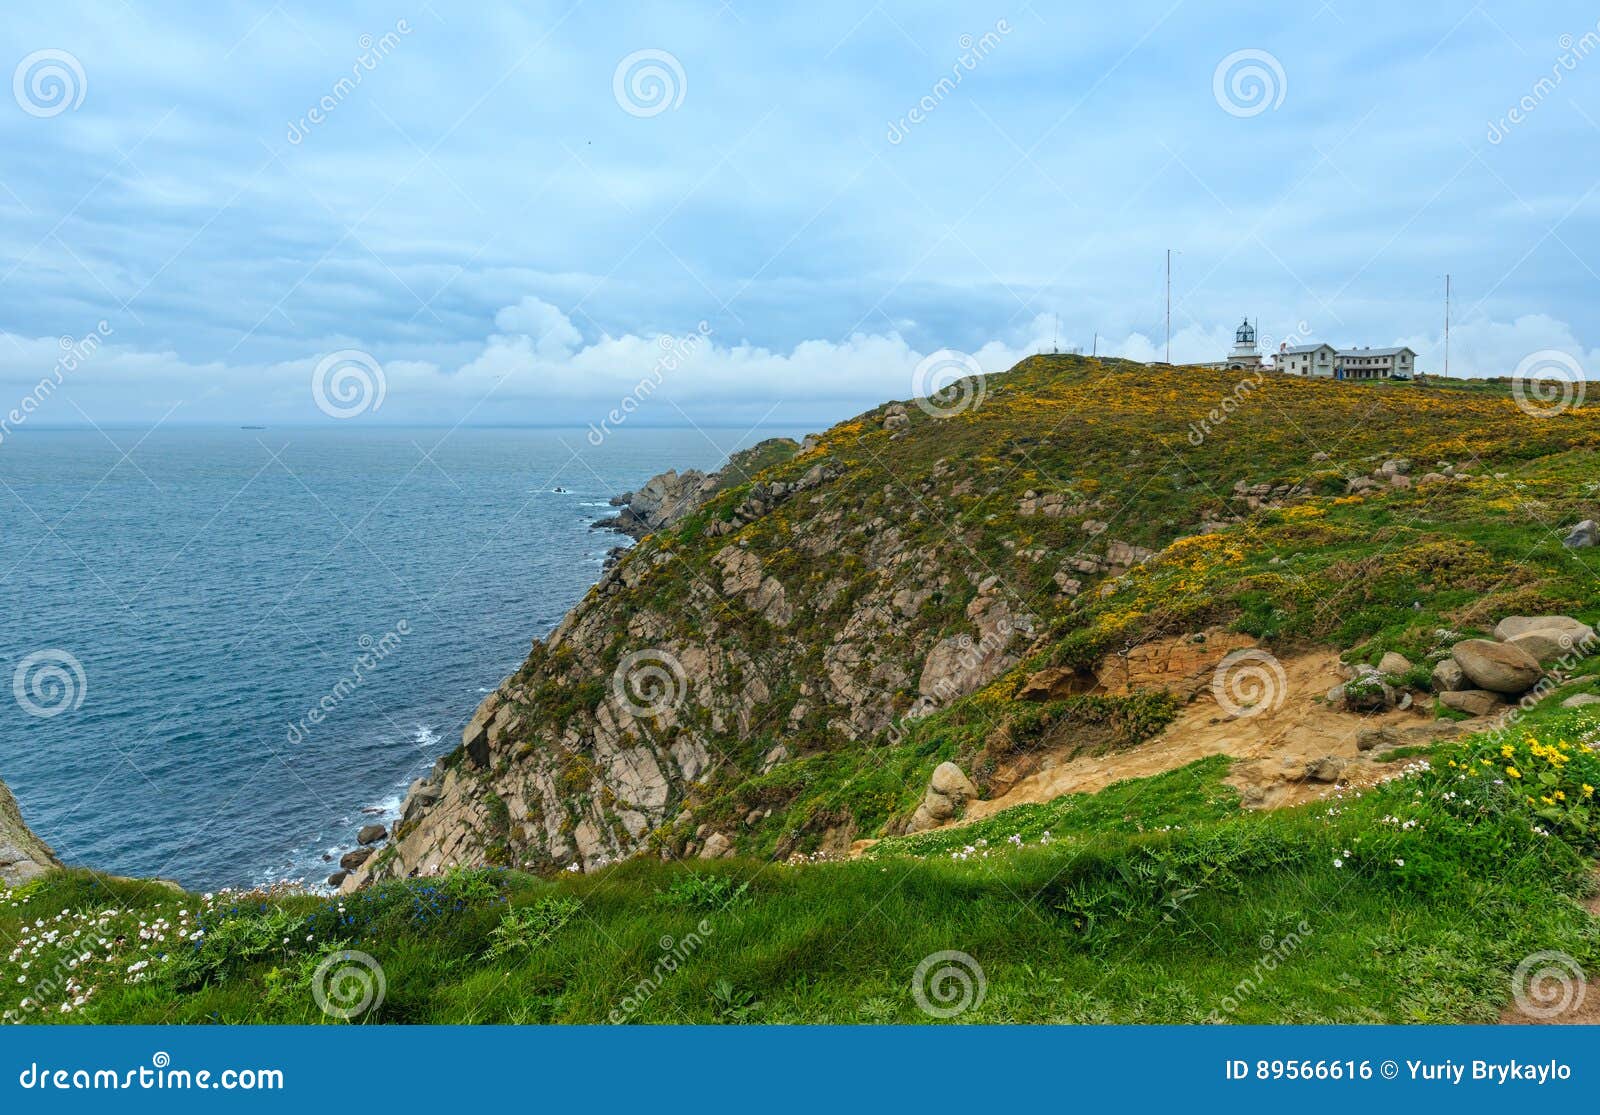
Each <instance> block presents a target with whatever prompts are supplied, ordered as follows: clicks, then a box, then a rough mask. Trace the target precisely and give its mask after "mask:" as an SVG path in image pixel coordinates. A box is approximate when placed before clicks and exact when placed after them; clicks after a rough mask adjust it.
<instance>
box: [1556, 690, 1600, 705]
mask: <svg viewBox="0 0 1600 1115" xmlns="http://www.w3.org/2000/svg"><path fill="white" fill-rule="evenodd" d="M1586 705H1600V693H1574V694H1573V695H1572V696H1570V697H1568V698H1567V699H1566V700H1564V701H1562V702H1561V707H1562V708H1583V707H1585V706H1586Z"/></svg>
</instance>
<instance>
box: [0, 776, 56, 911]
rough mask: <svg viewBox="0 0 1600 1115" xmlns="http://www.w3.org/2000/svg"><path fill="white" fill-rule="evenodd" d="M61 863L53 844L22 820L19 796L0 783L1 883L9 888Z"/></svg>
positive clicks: (19, 884)
mask: <svg viewBox="0 0 1600 1115" xmlns="http://www.w3.org/2000/svg"><path fill="white" fill-rule="evenodd" d="M60 866H61V861H60V860H58V859H57V858H56V854H55V853H54V852H53V851H51V850H50V845H48V844H46V843H45V842H44V841H43V840H40V839H39V838H38V837H37V836H35V835H34V834H33V832H32V831H31V830H30V829H29V828H28V826H27V825H26V824H25V823H23V820H22V810H21V809H19V808H18V807H17V799H16V798H14V797H12V796H11V791H10V789H8V788H7V787H6V784H5V783H3V782H0V883H4V884H5V885H6V886H8V887H15V886H21V885H22V884H23V883H26V882H28V881H29V880H31V879H35V878H37V877H38V876H40V875H43V874H44V873H45V872H46V871H49V870H51V869H52V868H56V867H60Z"/></svg>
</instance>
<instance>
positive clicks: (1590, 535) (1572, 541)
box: [1561, 519, 1600, 550]
mask: <svg viewBox="0 0 1600 1115" xmlns="http://www.w3.org/2000/svg"><path fill="white" fill-rule="evenodd" d="M1596 542H1600V523H1597V522H1595V521H1594V520H1593V519H1585V520H1583V522H1581V523H1579V524H1578V525H1577V526H1575V527H1573V528H1572V529H1571V530H1569V531H1568V532H1567V536H1566V537H1565V538H1564V539H1562V540H1561V544H1562V545H1564V546H1566V547H1567V549H1569V550H1581V549H1583V548H1585V547H1587V546H1593V545H1594V544H1595V543H1596Z"/></svg>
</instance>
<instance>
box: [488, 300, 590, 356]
mask: <svg viewBox="0 0 1600 1115" xmlns="http://www.w3.org/2000/svg"><path fill="white" fill-rule="evenodd" d="M494 324H495V327H496V328H498V329H499V330H500V332H502V333H508V334H517V335H519V336H520V337H523V338H526V339H528V340H529V341H531V346H530V347H531V348H532V349H533V351H535V352H537V353H538V354H539V355H540V356H547V357H549V358H552V359H556V358H559V357H561V356H564V355H566V354H567V353H568V352H571V351H572V350H573V349H575V348H577V347H578V346H579V345H580V344H582V343H583V335H582V334H581V333H579V332H578V329H577V326H575V325H573V324H572V322H571V320H570V319H569V318H568V317H567V315H566V314H564V313H562V312H561V311H560V310H558V309H556V308H555V307H554V306H552V305H551V304H550V303H548V302H545V301H543V300H542V299H539V298H536V297H534V296H533V295H531V294H530V295H528V296H527V297H526V298H524V299H523V300H522V301H520V302H518V303H517V304H516V305H515V306H507V307H506V308H505V309H503V310H501V311H500V312H499V313H497V314H495V315H494Z"/></svg>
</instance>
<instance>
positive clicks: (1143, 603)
mask: <svg viewBox="0 0 1600 1115" xmlns="http://www.w3.org/2000/svg"><path fill="white" fill-rule="evenodd" d="M1238 388H1239V385H1238V384H1237V383H1235V382H1234V380H1233V378H1231V377H1230V376H1229V375H1228V374H1227V373H1216V372H1206V371H1200V370H1196V369H1181V368H1180V369H1173V368H1157V367H1147V366H1143V365H1138V364H1133V363H1130V362H1123V361H1109V360H1108V361H1100V360H1093V359H1084V358H1081V357H1068V356H1059V357H1036V358H1032V359H1030V360H1028V361H1025V362H1024V363H1023V364H1021V365H1019V366H1018V367H1017V368H1016V369H1013V370H1012V371H1011V372H1009V373H1006V374H1004V375H999V376H990V377H987V379H986V380H985V381H984V382H982V383H976V382H969V383H968V384H967V385H966V388H965V393H964V394H963V395H962V397H961V398H960V399H952V398H938V399H933V400H924V401H919V405H906V404H904V403H895V404H888V405H886V406H883V407H880V408H877V409H875V410H873V411H870V412H868V413H866V414H863V415H861V416H859V417H857V418H855V419H852V420H850V421H848V422H844V423H841V424H840V425H838V426H835V427H834V428H832V429H831V430H829V431H827V432H826V433H824V434H822V435H820V436H817V437H815V438H808V439H807V441H806V444H805V445H804V446H803V447H801V448H800V449H799V451H798V452H794V453H792V455H790V453H788V452H785V453H782V454H779V455H778V458H779V459H776V460H772V461H770V462H768V464H767V467H765V468H764V469H763V470H761V471H759V473H757V474H755V475H750V474H749V473H748V472H743V473H740V474H738V475H733V476H728V477H719V479H718V481H717V482H716V483H713V484H707V483H706V482H705V481H706V478H700V479H693V478H691V479H689V480H688V482H687V484H685V478H684V477H682V476H679V477H677V478H676V480H675V481H674V482H672V483H664V485H663V486H662V488H663V492H656V493H652V494H651V495H650V496H649V498H648V499H647V501H646V504H642V505H641V509H640V512H639V513H638V514H635V515H634V519H635V520H636V522H635V524H634V526H635V528H636V529H641V530H642V529H645V528H646V527H649V526H650V525H651V524H655V525H654V528H653V529H652V530H651V532H650V533H647V534H644V536H643V537H642V540H641V541H640V542H639V544H638V545H637V546H635V547H633V548H632V549H631V550H629V551H628V552H627V553H626V554H625V555H623V556H622V557H621V559H620V560H619V561H618V562H617V563H616V564H615V565H614V566H613V567H612V568H610V569H609V570H607V572H606V573H605V575H604V576H603V577H602V578H601V580H600V582H599V583H598V584H596V585H595V586H594V588H593V589H592V590H591V591H590V592H589V593H588V595H587V596H586V597H585V598H584V599H583V601H582V602H580V603H579V604H578V605H577V606H576V607H575V608H574V609H573V610H572V612H571V613H570V614H569V615H568V616H567V617H566V618H565V619H564V620H563V621H562V623H561V624H560V626H559V627H558V628H557V629H556V630H555V631H554V632H553V633H552V634H551V635H550V637H549V638H548V639H546V640H544V641H543V642H539V643H536V644H535V645H534V647H533V651H532V653H531V654H530V656H529V657H528V659H527V661H526V662H525V663H524V665H523V666H522V668H521V669H519V670H518V671H517V672H516V673H515V674H513V675H512V676H511V677H509V678H507V679H505V681H504V682H503V683H502V684H501V685H500V686H499V687H498V689H497V690H496V691H495V692H494V693H492V694H491V695H490V696H489V697H487V698H486V699H485V700H484V701H483V702H482V704H481V705H480V706H479V707H478V709H477V711H476V712H475V713H474V715H473V716H472V717H471V719H470V721H469V722H468V723H467V725H466V728H465V730H464V732H463V736H462V743H461V746H460V747H459V748H457V749H456V750H455V751H454V752H452V753H451V754H450V755H448V756H446V757H445V758H444V759H441V760H440V762H439V764H438V765H437V767H436V768H435V771H434V772H433V774H432V775H431V776H430V777H429V778H427V779H425V780H422V781H421V782H419V783H418V784H417V785H416V786H415V787H413V789H412V792H411V794H410V795H409V797H408V799H407V801H406V803H405V806H404V810H403V817H402V820H401V821H400V823H399V824H398V825H397V826H396V827H395V830H394V833H393V838H392V839H391V840H390V842H389V843H388V845H387V846H385V847H384V848H383V849H382V850H381V851H379V852H378V853H377V854H375V855H373V856H372V857H371V859H369V860H368V861H367V862H366V863H365V864H364V865H362V866H361V867H360V868H359V869H358V870H356V871H354V872H353V873H352V874H351V875H350V877H349V878H348V879H347V880H345V882H344V885H345V887H347V888H353V887H356V886H359V885H361V884H362V883H364V882H365V881H367V880H368V879H373V878H385V877H392V876H401V875H411V874H419V873H430V872H433V871H437V870H441V869H444V868H447V867H449V866H451V865H454V864H476V863H491V864H504V865H515V866H523V867H528V868H532V869H535V870H543V871H549V870H557V869H564V868H565V869H587V868H591V867H594V866H596V865H599V864H603V863H606V862H608V861H611V860H614V859H616V858H618V857H622V856H627V855H630V854H635V853H638V852H640V851H641V850H650V851H655V852H659V853H660V854H662V855H671V856H682V855H697V856H715V855H723V854H728V853H730V852H734V851H738V852H741V853H744V854H754V855H761V856H792V855H796V854H812V853H817V852H823V853H827V852H837V851H839V850H842V849H844V848H846V847H847V846H848V845H849V843H850V842H851V841H852V840H853V839H855V838H856V837H858V836H869V835H879V834H882V833H885V832H899V831H904V830H905V829H906V828H907V827H918V826H920V825H921V824H923V823H926V822H927V820H928V818H929V816H931V811H930V810H929V809H928V808H927V793H928V791H929V790H930V778H931V777H932V775H933V774H934V772H935V770H936V769H937V768H938V767H939V765H940V763H941V762H943V761H947V760H956V761H958V763H959V764H960V767H961V770H962V771H965V772H967V774H970V775H971V777H972V779H973V782H974V783H975V784H976V785H975V786H974V787H973V789H975V790H977V791H979V792H986V791H991V790H1003V789H1004V788H1005V784H1006V781H1007V780H1008V779H1016V778H1023V777H1028V776H1029V774H1030V771H1031V770H1032V769H1033V767H1032V766H1030V762H1033V763H1034V764H1035V765H1036V762H1037V760H1036V759H1035V760H1030V758H1029V757H1030V756H1036V755H1038V754H1042V753H1043V751H1041V750H1040V749H1041V748H1043V747H1044V745H1045V744H1049V745H1050V746H1052V747H1058V746H1060V745H1061V744H1062V742H1063V741H1066V742H1067V743H1068V744H1070V745H1071V747H1072V748H1075V749H1076V751H1077V752H1079V753H1086V754H1094V753H1096V752H1097V751H1103V750H1105V749H1117V748H1124V747H1128V746H1131V745H1133V744H1135V743H1137V742H1138V741H1139V740H1141V739H1144V738H1147V737H1148V736H1149V735H1150V733H1151V732H1153V731H1156V730H1159V729H1160V727H1161V726H1162V725H1163V724H1165V723H1167V722H1169V721H1170V720H1171V718H1172V716H1173V707H1174V706H1173V702H1174V701H1178V702H1181V701H1183V700H1188V699H1191V698H1192V696H1193V691H1192V690H1193V687H1190V688H1189V689H1187V690H1185V691H1183V692H1179V691H1177V690H1174V689H1173V688H1172V687H1165V688H1162V689H1161V690H1159V691H1156V690H1151V689H1147V688H1145V687H1142V686H1140V685H1138V684H1133V683H1128V684H1116V685H1114V684H1111V683H1110V682H1108V681H1107V680H1106V679H1108V678H1109V679H1112V680H1116V679H1123V680H1124V681H1126V679H1129V678H1138V677H1140V676H1142V675H1141V671H1144V667H1143V666H1141V662H1142V659H1141V657H1140V656H1141V654H1145V655H1146V656H1148V653H1147V652H1146V651H1141V650H1140V648H1141V647H1148V646H1149V645H1150V644H1151V643H1152V642H1153V641H1154V640H1158V639H1168V640H1172V639H1179V642H1178V643H1176V644H1170V643H1169V644H1164V645H1179V646H1181V645H1183V644H1182V641H1181V639H1180V637H1186V633H1190V632H1200V631H1204V630H1209V629H1212V628H1214V627H1215V626H1216V625H1219V624H1221V625H1224V626H1225V627H1227V628H1228V629H1229V630H1232V631H1236V632H1239V633H1241V634H1244V635H1248V636H1249V637H1250V639H1251V640H1268V641H1270V640H1298V641H1303V642H1314V643H1320V644H1324V645H1329V644H1331V645H1334V646H1337V647H1338V649H1339V650H1341V651H1343V652H1344V653H1345V654H1346V656H1347V658H1362V659H1364V660H1370V661H1372V662H1376V661H1377V660H1378V658H1379V656H1380V655H1381V654H1383V653H1384V652H1385V651H1390V650H1402V651H1405V652H1406V653H1407V654H1410V655H1411V656H1412V657H1411V660H1412V661H1416V662H1419V663H1423V664H1427V663H1430V662H1433V661H1437V660H1438V657H1439V656H1440V655H1443V654H1446V653H1448V645H1447V644H1446V645H1445V647H1444V649H1443V650H1441V649H1440V645H1439V639H1438V638H1437V637H1436V635H1435V634H1434V633H1435V632H1438V631H1444V630H1446V629H1447V628H1448V627H1454V628H1458V629H1467V628H1469V627H1470V626H1471V625H1472V624H1474V623H1478V622H1480V621H1482V620H1483V618H1484V617H1488V616H1493V615H1496V614H1510V613H1511V612H1514V611H1518V610H1524V611H1532V610H1533V609H1534V608H1535V607H1538V608H1542V609H1544V610H1547V611H1552V612H1554V611H1557V610H1560V609H1561V608H1563V607H1574V606H1577V605H1578V604H1579V603H1581V602H1582V601H1583V600H1586V599H1587V597H1586V595H1585V594H1586V593H1587V591H1588V590H1587V586H1586V585H1585V584H1583V583H1581V579H1579V578H1578V574H1577V572H1573V571H1571V570H1569V569H1568V567H1567V566H1565V565H1563V564H1562V563H1561V562H1560V561H1558V560H1556V559H1555V557H1552V558H1551V560H1550V561H1549V562H1548V563H1547V564H1544V565H1541V564H1540V563H1541V562H1543V561H1545V558H1544V557H1543V556H1540V555H1542V554H1543V550H1541V549H1540V546H1539V541H1538V537H1539V532H1541V531H1545V530H1547V529H1548V528H1547V526H1546V525H1545V524H1547V523H1549V522H1557V523H1561V522H1566V523H1570V522H1574V521H1577V520H1579V519H1583V518H1587V517H1592V515H1593V514H1594V508H1593V506H1592V503H1591V502H1589V501H1586V499H1585V497H1584V496H1583V491H1584V489H1583V488H1582V486H1581V485H1579V484H1577V483H1575V482H1572V481H1570V478H1568V477H1567V476H1566V473H1565V472H1563V471H1562V470H1563V469H1565V470H1568V471H1572V470H1577V471H1579V472H1581V471H1582V470H1583V469H1586V468H1589V467H1590V465H1589V464H1588V463H1586V462H1588V461H1589V458H1590V457H1591V456H1592V454H1593V453H1594V450H1595V447H1596V445H1597V444H1600V424H1597V423H1596V421H1595V420H1594V418H1593V417H1591V416H1590V414H1589V412H1588V411H1586V410H1579V411H1575V412H1573V413H1572V414H1569V415H1565V416H1562V418H1561V419H1560V420H1558V421H1546V422H1539V421H1535V420H1534V419H1532V418H1530V417H1528V416H1527V415H1525V414H1523V413H1521V412H1519V410H1518V408H1517V407H1516V406H1515V405H1514V404H1513V402H1512V401H1511V399H1509V398H1508V397H1504V396H1503V393H1501V394H1500V395H1492V394H1489V393H1485V392H1477V393H1474V392H1470V391H1461V390H1455V389H1453V388H1451V387H1449V386H1435V387H1424V386H1416V385H1404V386H1402V385H1387V384H1386V385H1382V386H1373V387H1370V388H1363V387H1361V386H1358V385H1354V384H1344V383H1313V382H1305V381H1298V380H1294V379H1292V378H1290V377H1268V378H1267V379H1266V380H1263V381H1262V382H1260V383H1259V384H1253V385H1252V388H1251V392H1250V393H1249V395H1248V396H1247V397H1245V398H1244V400H1243V401H1240V397H1239V395H1238ZM1228 400H1232V403H1233V405H1230V406H1223V405H1222V404H1223V403H1224V402H1226V401H1228ZM1197 431H1198V433H1197ZM1402 454H1403V455H1404V456H1405V457H1406V458H1407V459H1409V458H1416V459H1418V460H1425V461H1428V462H1430V465H1429V468H1430V470H1431V471H1430V472H1429V474H1428V475H1427V476H1423V477H1422V478H1421V479H1420V480H1419V481H1418V482H1417V483H1416V484H1415V485H1412V484H1410V483H1406V484H1400V483H1394V482H1392V477H1391V479H1390V480H1385V481H1384V482H1381V483H1379V482H1376V481H1374V482H1373V483H1370V484H1366V483H1362V484H1357V483H1355V481H1357V480H1359V479H1360V478H1362V477H1368V478H1369V479H1370V478H1371V477H1373V476H1377V477H1384V476H1388V475H1389V474H1386V473H1385V472H1384V471H1383V470H1384V469H1385V468H1387V467H1389V466H1390V465H1392V464H1393V462H1394V459H1395V458H1397V457H1399V456H1400V455H1402ZM1533 461H1538V462H1540V467H1541V468H1545V469H1546V472H1547V474H1548V475H1546V474H1545V473H1541V474H1539V475H1540V476H1541V477H1543V479H1540V478H1538V477H1535V476H1534V474H1533V473H1532V472H1527V475H1526V476H1522V477H1520V478H1519V479H1517V480H1516V481H1515V484H1516V486H1515V487H1514V488H1513V487H1512V486H1511V482H1510V481H1507V480H1506V479H1505V477H1506V475H1507V474H1506V472H1504V471H1496V470H1497V469H1500V470H1504V469H1523V470H1524V471H1527V469H1528V468H1530V467H1531V466H1529V465H1528V462H1533ZM1391 472H1394V470H1393V469H1391ZM1394 474H1395V475H1403V474H1400V473H1394ZM1584 475H1587V473H1584ZM666 489H671V490H672V491H674V492H676V491H680V490H688V489H692V490H693V498H692V499H684V500H679V501H676V502H674V504H673V511H672V513H671V514H670V515H668V516H666V517H662V516H660V515H659V514H657V513H656V512H655V511H652V510H650V506H653V507H655V508H656V510H657V511H658V510H659V508H660V507H662V506H665V502H664V501H663V500H659V499H657V496H660V495H663V493H664V492H666ZM1514 499H1535V500H1536V501H1537V508H1536V514H1535V513H1534V512H1529V513H1528V514H1527V515H1523V514H1521V512H1519V511H1512V512H1508V511H1507V507H1511V506H1513V504H1511V503H1508V502H1507V501H1508V500H1514ZM647 505H649V506H647ZM631 506H632V501H631V500H630V507H631ZM1508 514H1509V515H1510V516H1511V517H1510V518H1509V519H1508V518H1507V515H1508ZM1496 532H1499V533H1496ZM1502 535H1503V536H1502ZM1554 545H1555V549H1556V551H1560V549H1561V547H1560V540H1559V538H1557V540H1556V542H1555V544H1554ZM1556 556H1557V557H1558V556H1559V554H1558V555H1556ZM1578 572H1581V570H1579V571H1578ZM1402 605H1403V607H1402ZM1491 622H1492V620H1491ZM1206 666H1207V667H1208V668H1209V663H1207V664H1206ZM1044 670H1048V671H1052V672H1051V673H1048V674H1044V675H1042V678H1041V673H1040V671H1044ZM1144 672H1148V671H1144ZM1180 672H1182V671H1180ZM1189 672H1191V673H1193V672H1194V671H1193V670H1191V671H1189ZM1185 676H1187V674H1185ZM1197 676H1199V675H1198V674H1197ZM1030 679H1033V680H1032V681H1031V688H1030ZM1191 680H1192V679H1191ZM1197 684H1198V683H1197ZM1183 688H1184V687H1179V689H1183ZM945 781H946V783H948V784H951V785H958V786H959V784H957V783H955V781H954V779H953V778H952V777H950V776H949V772H946V777H945ZM934 788H936V787H934ZM961 789H962V794H961V795H958V796H962V797H965V796H966V795H967V791H966V788H965V787H961ZM941 792H942V791H941ZM944 796H945V797H947V798H948V797H949V795H948V794H945V795H944ZM919 810H920V813H919ZM919 817H920V818H921V819H920V820H919Z"/></svg>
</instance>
